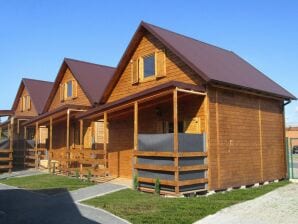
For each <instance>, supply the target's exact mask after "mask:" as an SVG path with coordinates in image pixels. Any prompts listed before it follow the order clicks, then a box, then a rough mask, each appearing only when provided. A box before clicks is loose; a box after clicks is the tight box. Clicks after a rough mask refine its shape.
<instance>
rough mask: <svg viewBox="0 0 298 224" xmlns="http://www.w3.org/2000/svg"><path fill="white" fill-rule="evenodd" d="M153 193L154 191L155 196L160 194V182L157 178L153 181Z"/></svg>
mask: <svg viewBox="0 0 298 224" xmlns="http://www.w3.org/2000/svg"><path fill="white" fill-rule="evenodd" d="M154 191H155V194H160V180H159V178H157V179H156V180H155V186H154Z"/></svg>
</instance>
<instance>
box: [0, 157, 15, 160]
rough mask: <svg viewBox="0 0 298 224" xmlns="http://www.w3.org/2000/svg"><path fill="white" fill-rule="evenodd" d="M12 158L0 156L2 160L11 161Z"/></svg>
mask: <svg viewBox="0 0 298 224" xmlns="http://www.w3.org/2000/svg"><path fill="white" fill-rule="evenodd" d="M11 160H12V158H7V157H5V158H0V161H11Z"/></svg>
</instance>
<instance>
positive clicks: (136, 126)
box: [132, 101, 139, 175]
mask: <svg viewBox="0 0 298 224" xmlns="http://www.w3.org/2000/svg"><path fill="white" fill-rule="evenodd" d="M138 107H139V106H138V101H136V102H135V103H134V135H133V136H134V147H133V151H134V153H133V155H134V157H133V163H132V166H133V173H134V175H137V169H135V164H136V163H137V156H136V152H137V151H138V133H139V108H138Z"/></svg>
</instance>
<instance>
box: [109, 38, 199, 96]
mask: <svg viewBox="0 0 298 224" xmlns="http://www.w3.org/2000/svg"><path fill="white" fill-rule="evenodd" d="M157 49H165V47H164V45H163V44H162V43H161V42H160V41H159V40H157V39H156V38H155V37H154V36H152V35H151V34H147V35H145V36H144V37H143V38H142V40H141V41H140V43H139V45H138V47H137V49H136V50H135V52H134V54H133V56H132V58H131V59H137V58H138V57H140V56H144V55H147V54H150V53H153V52H154V51H155V50H157ZM171 80H175V81H180V82H185V83H191V84H202V82H203V81H202V80H201V79H200V77H199V76H198V75H197V74H196V73H194V72H193V71H192V70H191V69H190V68H189V67H188V66H186V65H185V63H183V62H182V61H181V60H180V59H179V58H178V57H177V56H176V55H174V54H173V53H172V52H171V51H170V50H168V49H166V76H165V77H164V78H160V79H157V80H155V79H154V80H151V81H146V82H140V83H138V84H136V85H132V81H131V64H130V63H129V64H128V65H127V66H126V68H125V70H124V72H123V73H122V75H121V77H120V79H119V81H118V83H117V84H116V86H115V88H114V89H113V91H112V93H111V95H110V97H109V99H108V102H111V101H115V100H117V99H120V98H122V97H126V96H128V95H131V94H134V93H137V92H140V91H142V90H145V89H148V88H151V87H153V86H157V85H160V84H162V83H165V82H169V81H171Z"/></svg>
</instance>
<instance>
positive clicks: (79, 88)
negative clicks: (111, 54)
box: [25, 58, 114, 175]
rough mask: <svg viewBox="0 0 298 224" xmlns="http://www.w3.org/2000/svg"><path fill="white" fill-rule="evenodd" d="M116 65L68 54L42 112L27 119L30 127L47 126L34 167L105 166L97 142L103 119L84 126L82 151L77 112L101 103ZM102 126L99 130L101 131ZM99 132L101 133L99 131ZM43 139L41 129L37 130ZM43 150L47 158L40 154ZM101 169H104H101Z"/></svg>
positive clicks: (87, 168)
mask: <svg viewBox="0 0 298 224" xmlns="http://www.w3.org/2000/svg"><path fill="white" fill-rule="evenodd" d="M113 72H114V68H112V67H108V66H103V65H97V64H93V63H88V62H83V61H78V60H74V59H69V58H65V59H64V61H63V63H62V65H61V67H60V69H59V72H58V74H57V76H56V79H55V81H54V85H53V88H52V90H51V92H50V94H49V97H48V99H47V101H46V104H45V107H44V110H43V113H42V114H41V115H40V116H38V117H35V118H33V119H31V120H30V121H28V122H26V124H25V125H26V127H27V129H28V128H30V127H35V129H36V130H40V129H39V127H46V128H47V144H45V145H42V144H36V145H35V148H34V150H35V154H36V160H35V167H36V168H38V167H40V166H43V167H45V168H49V169H51V168H53V169H56V171H59V172H66V173H69V172H76V171H77V170H78V169H80V170H81V173H83V172H84V173H85V174H86V173H88V172H91V171H92V173H93V174H94V175H96V172H97V171H98V167H101V166H102V159H101V157H102V149H101V148H100V144H97V142H98V138H92V136H96V135H99V136H100V121H98V122H94V123H93V125H92V127H91V125H90V124H89V123H88V122H85V126H84V127H82V129H81V130H82V135H83V138H84V140H85V141H84V142H85V144H84V149H85V150H84V152H81V151H80V129H79V128H80V124H79V122H78V121H77V120H75V119H74V116H75V115H76V114H77V113H79V112H83V111H86V110H88V109H90V108H92V107H95V106H96V105H98V103H99V101H100V100H101V96H102V94H103V92H104V91H105V88H106V86H107V84H108V83H109V81H110V79H111V77H112V74H113ZM98 130H99V131H98ZM97 133H99V134H97ZM35 135H36V139H37V142H38V143H40V139H39V136H40V135H39V133H38V132H37V133H35ZM39 151H44V152H45V154H46V155H47V159H46V160H43V158H41V157H40V154H39V153H38V152H39ZM99 172H101V170H99Z"/></svg>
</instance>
